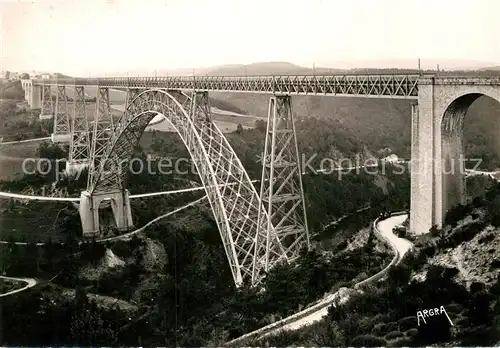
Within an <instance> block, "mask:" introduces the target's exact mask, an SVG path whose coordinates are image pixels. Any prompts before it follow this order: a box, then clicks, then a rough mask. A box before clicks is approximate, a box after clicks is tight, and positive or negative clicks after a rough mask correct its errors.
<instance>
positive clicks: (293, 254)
mask: <svg viewBox="0 0 500 348" xmlns="http://www.w3.org/2000/svg"><path fill="white" fill-rule="evenodd" d="M290 99H291V98H290V96H285V95H283V96H273V97H271V98H270V100H269V110H268V117H267V130H266V140H265V145H264V154H263V156H262V180H261V188H260V197H261V205H262V209H259V212H262V211H267V215H268V216H269V218H267V219H262V218H261V217H259V226H261V228H262V229H265V230H267V231H270V229H269V226H270V225H271V224H272V225H273V226H274V232H275V233H276V235H277V236H278V239H279V241H280V244H281V245H282V246H283V247H284V248H285V254H286V256H287V258H288V259H289V260H294V259H296V258H297V257H298V256H299V254H300V250H301V249H302V248H303V247H304V246H305V247H307V249H309V248H310V244H309V231H308V226H307V215H306V205H305V198H304V190H303V184H302V174H301V173H302V170H301V167H300V157H299V152H298V146H297V138H296V133H295V125H294V121H293V114H292V108H291V100H290ZM266 224H267V226H268V227H267V228H266ZM269 238H270V236H269V235H268V236H267V239H266V244H269ZM267 264H268V260H267V259H266V269H267V268H268V266H267Z"/></svg>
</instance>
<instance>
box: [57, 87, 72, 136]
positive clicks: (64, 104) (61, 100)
mask: <svg viewBox="0 0 500 348" xmlns="http://www.w3.org/2000/svg"><path fill="white" fill-rule="evenodd" d="M70 132H71V128H70V114H69V108H68V98H67V97H66V86H65V85H62V86H57V97H56V109H55V116H54V134H56V135H57V134H69V133H70Z"/></svg>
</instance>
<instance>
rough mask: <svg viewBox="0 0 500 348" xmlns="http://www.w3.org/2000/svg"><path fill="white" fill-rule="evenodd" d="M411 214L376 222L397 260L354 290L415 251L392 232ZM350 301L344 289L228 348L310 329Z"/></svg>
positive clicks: (379, 275) (385, 272)
mask: <svg viewBox="0 0 500 348" xmlns="http://www.w3.org/2000/svg"><path fill="white" fill-rule="evenodd" d="M407 217H408V215H407V214H398V215H394V216H391V217H389V218H387V219H384V220H380V221H379V220H376V221H375V223H374V225H375V226H374V227H375V231H376V233H377V234H378V237H380V238H382V239H384V240H385V241H386V242H387V243H389V244H390V246H391V248H392V249H393V250H394V252H395V254H396V255H395V256H394V259H393V260H392V261H391V263H390V264H389V265H388V266H387V267H386V268H384V269H383V270H382V271H380V272H379V273H377V274H376V275H374V276H372V277H370V278H368V279H365V280H363V281H362V282H360V283H358V284H356V285H355V286H354V288H359V287H360V286H361V285H362V284H366V283H369V282H375V281H378V280H380V279H381V278H383V277H384V276H385V275H386V274H387V271H388V270H389V269H390V268H391V267H392V266H394V265H395V264H397V263H398V262H400V261H401V259H402V258H403V256H404V255H405V254H406V253H407V252H408V251H409V250H410V249H411V248H412V247H413V245H412V244H411V243H410V242H409V241H408V240H406V239H403V238H399V237H397V236H396V235H395V234H393V233H392V229H393V228H394V227H395V226H396V225H399V224H401V223H403V221H405V220H406V218H407ZM348 297H349V293H348V292H347V291H346V289H345V288H342V289H340V290H339V291H337V292H335V293H334V294H330V295H328V296H326V297H325V298H323V299H322V300H321V301H320V302H318V303H316V304H315V305H314V306H311V307H309V308H306V309H304V310H302V311H300V312H298V313H295V314H293V315H291V316H289V317H287V318H284V319H281V320H279V321H277V322H275V323H272V324H269V325H267V326H264V327H262V328H260V329H258V330H255V331H253V332H250V333H247V334H245V335H243V336H240V337H238V338H236V339H234V340H232V341H229V342H227V343H226V345H227V346H241V345H245V343H246V341H248V340H257V341H258V340H260V339H262V338H264V337H266V336H269V335H273V334H277V333H278V332H281V331H295V330H297V329H300V328H302V327H306V326H309V325H311V324H313V323H315V322H317V321H319V320H321V319H323V317H325V316H326V315H327V314H328V307H329V306H330V305H332V304H334V303H337V302H338V303H343V302H345V301H346V300H347V299H348Z"/></svg>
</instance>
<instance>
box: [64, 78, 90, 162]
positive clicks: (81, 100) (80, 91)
mask: <svg viewBox="0 0 500 348" xmlns="http://www.w3.org/2000/svg"><path fill="white" fill-rule="evenodd" d="M74 99H75V100H74V109H73V117H72V118H71V131H72V132H71V137H72V139H71V142H70V152H69V161H70V162H72V163H76V164H83V163H88V161H89V158H90V150H91V142H90V139H89V138H90V137H89V123H88V119H87V114H86V110H85V107H86V105H85V89H84V87H83V86H75V98H74Z"/></svg>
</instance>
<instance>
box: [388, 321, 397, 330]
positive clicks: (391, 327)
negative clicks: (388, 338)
mask: <svg viewBox="0 0 500 348" xmlns="http://www.w3.org/2000/svg"><path fill="white" fill-rule="evenodd" d="M397 329H398V323H396V322H395V321H391V322H390V323H387V331H389V332H390V331H396V330H397Z"/></svg>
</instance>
